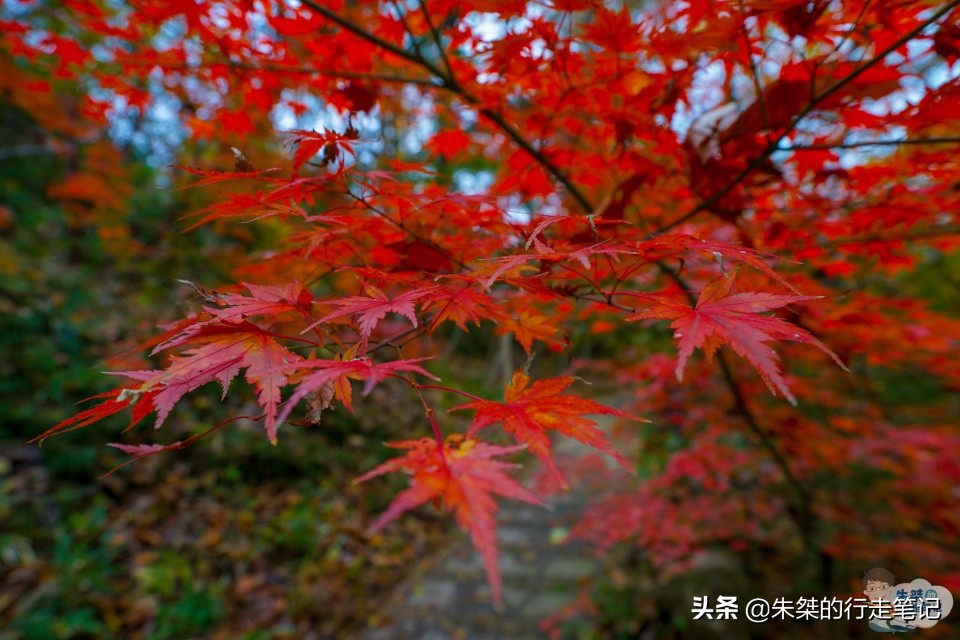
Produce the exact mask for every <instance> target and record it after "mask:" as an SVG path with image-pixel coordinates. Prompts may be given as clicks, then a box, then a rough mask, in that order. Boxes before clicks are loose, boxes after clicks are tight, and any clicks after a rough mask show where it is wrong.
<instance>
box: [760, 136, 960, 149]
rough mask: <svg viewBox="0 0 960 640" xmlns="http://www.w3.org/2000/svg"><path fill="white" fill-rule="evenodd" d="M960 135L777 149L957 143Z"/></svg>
mask: <svg viewBox="0 0 960 640" xmlns="http://www.w3.org/2000/svg"><path fill="white" fill-rule="evenodd" d="M958 142H960V137H950V136H943V137H936V138H903V139H900V140H864V141H862V142H837V143H824V144H793V145H790V146H789V147H777V151H822V150H828V149H858V148H860V147H890V146H897V145H901V144H905V145H914V144H917V145H920V144H955V143H958Z"/></svg>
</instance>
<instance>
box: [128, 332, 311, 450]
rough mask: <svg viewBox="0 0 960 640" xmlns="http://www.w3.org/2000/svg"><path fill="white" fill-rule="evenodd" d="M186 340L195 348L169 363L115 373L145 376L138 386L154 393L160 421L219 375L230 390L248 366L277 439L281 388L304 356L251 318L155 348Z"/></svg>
mask: <svg viewBox="0 0 960 640" xmlns="http://www.w3.org/2000/svg"><path fill="white" fill-rule="evenodd" d="M181 344H190V345H191V346H193V347H194V348H192V349H190V350H188V351H186V352H184V354H183V355H181V356H176V357H174V358H173V361H172V362H171V364H170V366H169V367H167V368H166V369H154V370H146V371H118V372H112V373H114V374H115V375H122V376H126V377H127V378H132V379H134V380H141V381H143V384H141V385H140V386H139V387H137V388H136V389H135V390H134V391H135V392H139V393H143V392H148V391H149V392H152V393H153V394H154V395H152V396H151V398H152V401H153V407H154V408H156V410H157V422H156V426H157V427H160V426H161V425H162V424H163V422H164V420H166V418H167V416H168V415H169V414H170V411H171V410H172V409H173V406H174V405H175V404H176V403H177V402H178V401H179V400H180V398H182V397H183V396H184V395H186V394H187V393H189V392H191V391H193V390H194V389H197V388H199V387H201V386H203V385H205V384H207V383H208V382H213V381H217V382H219V383H220V384H221V386H222V387H223V390H224V394H226V391H227V386H228V385H229V384H230V381H231V380H233V379H234V378H235V377H236V376H237V374H239V373H240V370H241V369H244V368H245V369H246V375H245V377H246V379H247V382H249V383H250V384H251V385H253V386H254V387H256V389H257V397H258V400H259V402H260V405H261V406H262V407H263V409H264V412H265V414H266V430H267V437H269V438H270V441H271V442H274V443H275V442H276V441H277V424H278V421H277V419H276V415H277V407H278V405H279V404H280V389H281V388H282V387H283V386H284V385H286V384H287V374H286V370H287V368H288V365H290V364H291V363H295V362H299V361H300V356H298V355H296V354H294V353H292V352H290V351H288V350H287V349H286V348H285V347H283V345H281V344H280V343H279V342H277V341H276V340H275V339H274V338H273V337H272V336H271V335H270V334H268V333H267V332H265V331H263V330H262V329H260V327H258V326H256V325H254V324H251V323H249V322H246V321H243V322H236V323H231V322H224V323H222V324H219V325H206V326H202V327H200V328H196V326H195V327H191V328H188V329H187V330H185V331H183V332H181V333H180V334H178V335H177V336H175V337H174V338H172V339H170V340H168V341H166V342H164V343H163V344H161V345H159V346H158V347H157V348H156V349H154V352H157V351H161V350H163V349H168V348H171V347H175V346H179V345H181Z"/></svg>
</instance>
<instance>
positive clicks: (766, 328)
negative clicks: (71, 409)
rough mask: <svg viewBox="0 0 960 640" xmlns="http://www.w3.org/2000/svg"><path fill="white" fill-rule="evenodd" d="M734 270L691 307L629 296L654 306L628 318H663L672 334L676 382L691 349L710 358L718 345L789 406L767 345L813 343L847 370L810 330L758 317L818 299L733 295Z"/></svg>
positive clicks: (787, 391) (658, 298) (663, 299)
mask: <svg viewBox="0 0 960 640" xmlns="http://www.w3.org/2000/svg"><path fill="white" fill-rule="evenodd" d="M735 278H736V271H734V272H731V273H730V274H729V275H726V276H721V277H720V278H717V279H716V280H714V281H713V282H711V283H710V284H708V285H707V286H706V287H705V288H704V289H703V291H702V292H701V294H700V298H699V299H698V300H697V304H696V306H695V307H690V306H689V305H688V304H686V303H684V302H677V301H675V300H671V299H669V298H666V297H664V296H658V295H650V294H640V293H637V294H632V295H634V296H636V297H639V298H642V299H643V300H646V301H648V302H652V303H653V305H654V306H653V307H651V308H650V309H647V310H645V311H641V312H640V313H637V314H635V315H633V316H631V317H629V318H627V320H644V319H666V320H673V322H672V323H670V326H671V327H673V328H674V329H675V330H676V333H675V334H674V336H675V337H676V338H677V339H678V344H679V346H680V351H679V354H678V361H677V369H676V373H677V379H678V380H682V379H683V369H684V367H685V366H686V364H687V359H688V358H689V357H690V354H691V353H693V350H694V349H696V348H698V347H702V348H703V350H704V352H705V353H706V354H707V357H708V358H709V357H712V356H713V354H714V352H715V351H716V350H717V349H718V348H719V347H720V345H721V343H727V344H729V345H730V346H731V347H733V350H734V351H736V352H737V353H739V354H740V355H741V356H743V357H744V358H746V359H747V360H748V361H749V362H750V364H752V365H753V366H754V367H755V368H756V369H757V371H758V372H759V373H760V377H761V378H763V381H764V382H765V383H766V384H767V387H769V388H770V391H771V392H772V393H774V394H776V393H777V391H779V392H781V393H782V394H783V395H784V397H785V398H787V400H789V401H790V403H791V404H796V403H797V400H796V398H794V396H793V394H792V393H790V389H789V388H788V387H787V384H786V381H784V379H783V376H782V375H781V373H780V369H779V367H778V366H777V362H778V360H779V356H778V355H777V352H776V351H774V350H773V349H771V348H770V346H769V345H768V344H767V343H768V342H770V341H772V340H790V341H793V342H803V343H806V344H812V345H814V346H815V347H817V348H818V349H820V350H821V351H823V352H824V353H826V354H827V355H828V356H830V357H831V358H833V360H834V361H835V362H836V363H837V364H838V365H840V366H841V367H843V368H844V369H846V367H845V366H844V364H843V363H842V362H841V361H840V359H839V358H838V357H837V356H836V355H835V354H834V353H833V352H832V351H831V350H830V349H829V348H827V346H826V345H824V344H823V343H822V342H820V341H819V340H817V339H816V338H815V337H814V336H812V335H811V334H810V333H809V332H808V331H806V330H805V329H802V328H800V327H798V326H796V325H793V324H790V323H789V322H786V321H784V320H781V319H779V318H776V317H773V316H766V315H761V314H763V313H764V312H766V311H771V310H773V309H779V308H780V307H785V306H786V305H788V304H792V303H794V302H804V301H806V300H816V299H817V298H818V297H819V296H795V295H779V294H774V293H736V294H733V295H731V294H730V291H731V289H732V288H733V282H734V279H735Z"/></svg>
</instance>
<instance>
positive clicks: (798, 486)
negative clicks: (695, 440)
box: [716, 351, 813, 547]
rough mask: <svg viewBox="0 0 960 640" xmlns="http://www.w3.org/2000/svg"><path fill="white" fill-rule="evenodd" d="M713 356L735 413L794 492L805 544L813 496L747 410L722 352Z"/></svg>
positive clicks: (744, 400)
mask: <svg viewBox="0 0 960 640" xmlns="http://www.w3.org/2000/svg"><path fill="white" fill-rule="evenodd" d="M716 358H717V361H718V362H719V363H720V371H721V372H722V373H723V378H724V381H725V382H726V383H727V387H728V388H729V389H730V393H731V394H732V395H733V404H734V408H735V410H736V412H737V413H738V414H739V415H740V417H742V418H743V420H744V422H745V423H746V424H747V428H748V429H750V432H751V433H753V434H754V435H755V436H756V437H757V439H758V440H759V441H760V446H762V447H763V448H764V450H766V452H767V453H768V454H769V455H770V457H771V458H772V459H773V462H774V464H775V465H776V466H777V468H778V469H779V470H780V473H781V474H782V475H783V477H784V478H785V479H786V481H787V484H788V485H789V486H790V488H791V489H792V490H793V492H794V493H795V494H796V499H797V507H798V510H799V513H798V521H797V525H798V527H799V528H800V533H801V536H802V538H803V541H804V545H805V546H807V547H809V544H810V539H809V536H810V531H811V527H812V524H813V522H812V515H813V514H812V511H811V507H812V504H813V496H812V495H811V493H810V491H809V490H808V489H807V488H806V487H805V486H804V485H803V483H801V482H800V480H799V478H797V475H796V474H795V473H794V472H793V469H791V467H790V463H789V461H788V460H787V458H786V457H785V456H784V455H783V453H781V452H780V450H779V449H778V448H777V447H776V445H775V444H774V443H773V440H772V439H771V438H770V436H769V435H768V434H767V433H766V431H764V430H763V428H762V427H761V426H760V423H759V422H757V418H756V416H754V415H753V412H752V411H750V406H749V405H748V404H747V398H746V396H745V395H744V393H743V389H741V388H740V384H739V383H738V382H737V379H736V378H735V377H734V375H733V370H732V369H731V368H730V363H729V362H727V358H726V355H725V354H724V353H723V352H722V351H717V354H716Z"/></svg>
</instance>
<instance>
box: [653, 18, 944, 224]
mask: <svg viewBox="0 0 960 640" xmlns="http://www.w3.org/2000/svg"><path fill="white" fill-rule="evenodd" d="M957 5H960V0H950V2H948V3H947V4H946V5H944V6H943V7H941V8H940V10H938V11H937V12H935V13H934V14H933V15H931V16H930V17H929V18H927V19H926V20H924V21H923V22H921V23H920V24H918V25H917V26H916V27H914V28H913V29H911V30H910V31H908V32H907V33H905V34H904V35H902V36H900V37H899V38H897V39H896V40H895V41H894V42H892V43H891V44H890V45H889V46H888V47H887V48H885V49H884V50H883V51H881V52H880V53H878V54H877V55H875V56H874V57H873V58H871V59H870V60H868V61H867V62H865V63H864V64H862V65H861V66H859V67H857V68H856V69H854V70H853V71H851V72H850V73H848V74H847V75H845V76H844V77H843V78H840V79H839V80H837V81H836V82H835V83H834V84H832V85H830V86H829V87H827V89H826V90H824V91H823V93H820V94H818V95H815V96H813V97H812V98H811V99H810V102H809V103H808V104H807V106H806V107H804V108H803V109H802V110H801V111H800V113H798V114H797V115H796V116H795V117H794V118H793V121H792V122H791V123H790V124H789V125H787V127H786V128H785V129H784V131H783V133H781V134H780V136H779V137H778V138H777V139H776V140H773V141H771V142H770V143H769V144H767V146H766V148H765V149H764V150H763V151H762V152H761V153H760V155H758V156H757V157H756V158H754V159H753V160H752V161H751V162H750V163H749V164H748V165H747V166H746V167H744V168H743V170H741V171H740V173H738V174H737V175H736V176H734V178H733V179H732V180H731V181H730V182H728V183H727V184H726V185H724V186H723V187H722V188H721V189H719V190H718V191H716V192H714V193H713V194H712V195H711V196H710V197H708V198H706V199H705V200H703V201H701V202H700V203H699V204H697V205H696V206H695V207H693V208H692V209H690V210H689V211H688V212H686V213H685V214H683V215H682V216H680V217H679V218H677V219H675V220H672V221H671V222H668V223H666V224H665V225H663V226H662V227H660V228H659V229H657V230H656V231H653V232H651V233H650V234H649V235H648V236H647V237H648V238H652V237H654V236H657V235H660V234H661V233H664V232H666V231H669V230H670V229H673V228H674V227H676V226H678V225H681V224H683V223H684V222H686V221H688V220H690V219H691V218H693V217H695V216H696V215H698V214H699V213H701V212H703V211H706V210H707V209H710V208H711V207H712V206H713V205H715V204H716V203H717V202H718V201H719V200H720V199H721V198H723V197H724V196H726V195H727V194H728V193H730V192H731V191H733V190H734V189H735V188H736V187H737V186H738V185H739V184H740V183H741V182H743V180H744V179H746V177H747V176H748V175H750V174H751V173H753V171H754V170H755V169H757V168H758V167H759V166H760V165H761V164H763V162H764V161H765V160H766V159H767V158H769V157H770V155H771V154H772V153H773V152H775V151H777V150H778V147H779V145H780V143H781V142H783V140H784V138H786V137H787V136H788V135H790V133H792V132H793V130H794V129H796V127H797V124H799V122H800V121H801V120H803V119H804V118H805V117H806V116H807V115H808V114H809V113H810V112H811V111H813V110H814V109H816V107H817V105H818V104H820V103H821V102H823V101H824V100H826V99H827V98H829V97H830V96H832V95H833V94H834V93H836V92H837V91H839V90H840V89H842V88H843V87H845V86H846V85H847V84H849V83H850V82H852V81H854V80H856V79H857V78H858V77H859V76H860V75H861V74H863V73H864V72H865V71H867V70H868V69H870V68H872V67H873V66H874V65H876V64H877V63H879V62H880V61H882V60H883V59H884V58H886V57H887V56H888V55H890V54H891V53H893V52H894V51H896V50H897V49H899V48H900V47H902V46H903V45H905V44H906V43H907V42H909V41H911V40H913V39H914V38H916V37H917V36H918V35H920V34H921V33H922V32H923V30H924V29H926V28H927V27H929V26H930V25H931V24H933V23H934V22H936V21H937V20H939V19H940V18H942V17H943V16H944V15H946V14H948V13H950V12H951V11H952V10H953V9H954V8H955V7H956V6H957Z"/></svg>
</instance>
